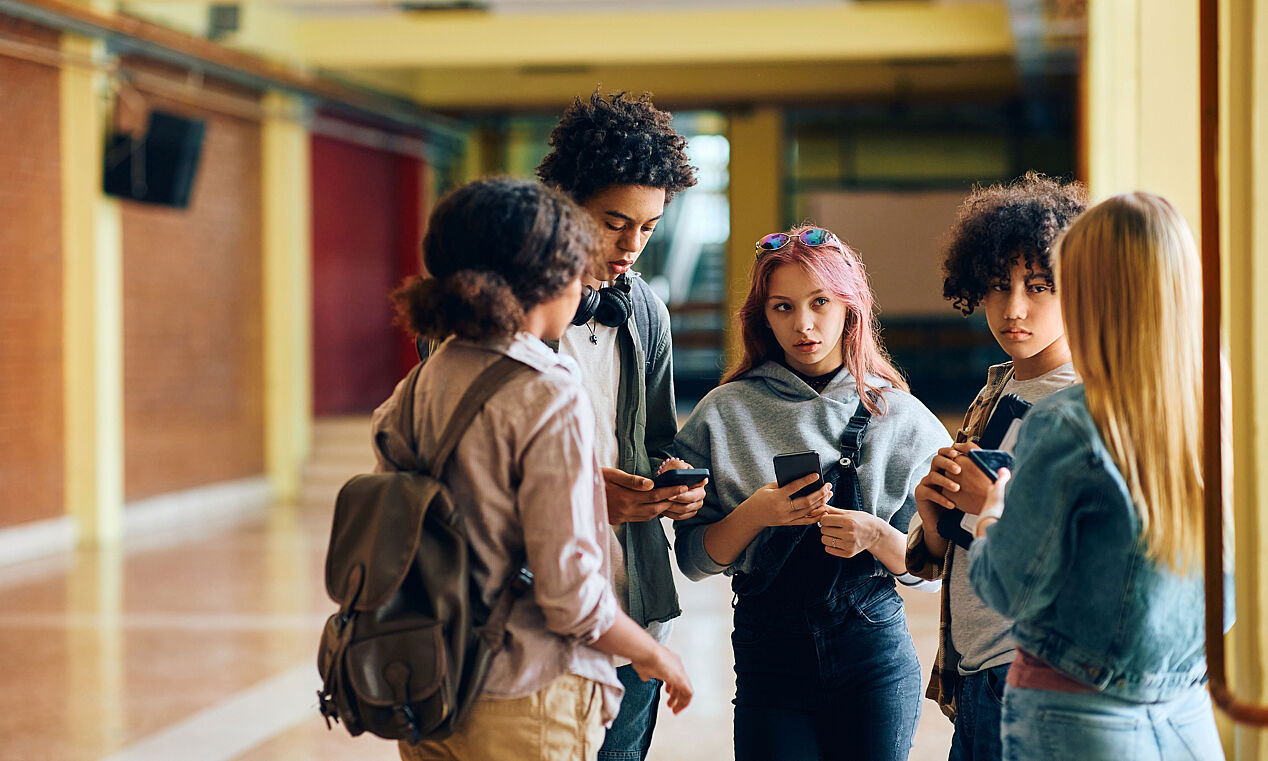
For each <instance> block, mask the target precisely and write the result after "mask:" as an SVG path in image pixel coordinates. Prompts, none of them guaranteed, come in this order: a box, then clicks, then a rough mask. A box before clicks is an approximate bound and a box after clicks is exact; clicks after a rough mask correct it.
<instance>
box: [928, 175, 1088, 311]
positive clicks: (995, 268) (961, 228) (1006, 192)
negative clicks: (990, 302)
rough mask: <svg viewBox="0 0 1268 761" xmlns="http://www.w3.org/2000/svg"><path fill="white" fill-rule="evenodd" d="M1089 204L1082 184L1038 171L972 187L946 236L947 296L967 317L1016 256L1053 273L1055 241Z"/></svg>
mask: <svg viewBox="0 0 1268 761" xmlns="http://www.w3.org/2000/svg"><path fill="white" fill-rule="evenodd" d="M1087 205H1088V197H1087V188H1085V187H1084V186H1083V185H1082V183H1078V182H1068V183H1062V182H1059V181H1057V180H1054V179H1052V178H1051V177H1046V176H1044V175H1042V174H1040V173H1038V172H1027V173H1026V174H1025V175H1023V176H1022V177H1021V178H1019V179H1017V180H1015V181H1013V182H1011V183H1009V184H1007V185H991V186H989V187H977V188H974V189H973V192H971V193H969V196H968V198H966V199H964V203H962V204H960V212H959V215H958V216H957V218H956V220H955V225H954V226H953V227H952V228H951V230H950V232H948V233H947V236H946V243H945V246H944V256H943V260H942V273H943V275H944V276H945V277H944V279H943V281H942V296H943V298H945V299H948V300H949V301H951V303H953V304H954V305H955V308H956V309H959V310H960V312H961V313H963V314H964V315H965V316H968V315H970V314H973V310H974V309H976V308H977V306H978V305H979V304H981V303H982V299H984V298H985V297H986V292H987V288H989V287H990V284H991V283H993V282H995V281H997V280H1000V279H1005V280H1006V279H1008V273H1009V272H1010V271H1011V270H1012V267H1013V263H1014V262H1016V261H1017V258H1018V257H1021V258H1022V259H1023V260H1024V261H1025V262H1026V268H1027V270H1028V271H1030V272H1038V273H1042V274H1045V275H1047V276H1049V277H1051V275H1052V253H1051V249H1052V243H1053V241H1055V240H1056V238H1057V236H1058V235H1060V234H1061V232H1062V231H1063V230H1065V228H1066V227H1068V226H1069V225H1070V223H1071V222H1073V221H1074V218H1075V217H1077V216H1079V215H1080V214H1082V213H1083V210H1084V209H1086V208H1087Z"/></svg>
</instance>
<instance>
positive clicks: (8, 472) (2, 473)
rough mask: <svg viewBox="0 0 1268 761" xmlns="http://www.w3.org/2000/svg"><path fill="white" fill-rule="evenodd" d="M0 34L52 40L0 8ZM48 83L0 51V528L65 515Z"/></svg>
mask: <svg viewBox="0 0 1268 761" xmlns="http://www.w3.org/2000/svg"><path fill="white" fill-rule="evenodd" d="M0 34H3V35H4V36H6V37H17V38H19V39H22V40H24V41H26V42H34V43H38V44H42V45H48V46H50V47H54V48H55V47H56V46H57V45H58V44H59V38H58V35H57V34H56V33H54V32H50V31H46V30H43V29H39V28H37V27H34V26H31V25H29V24H26V23H24V22H20V21H16V20H12V19H9V18H7V17H5V16H2V15H0ZM58 81H59V75H58V71H57V69H55V68H52V67H49V66H45V65H42V64H37V63H29V62H26V61H22V60H18V59H16V58H10V57H7V56H0V167H3V179H0V486H3V496H2V497H0V527H4V526H12V525H15V524H19V523H26V522H28V521H34V520H40V519H45V518H53V517H57V516H60V515H63V514H64V513H65V508H64V506H63V500H64V492H63V477H64V474H63V462H64V460H63V457H64V455H63V444H62V441H63V425H62V420H63V413H62V405H63V392H62V388H63V379H62V232H61V230H62V228H61V192H62V191H61V164H60V148H59V133H60V122H59V118H60V117H59V100H58V98H59V95H58Z"/></svg>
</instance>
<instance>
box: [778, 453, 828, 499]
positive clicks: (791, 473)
mask: <svg viewBox="0 0 1268 761" xmlns="http://www.w3.org/2000/svg"><path fill="white" fill-rule="evenodd" d="M811 473H814V474H816V475H818V476H819V478H818V479H816V480H815V482H814V483H813V484H810V485H809V486H807V487H805V488H803V489H798V490H797V493H796V494H793V495H792V498H793V499H798V498H800V497H804V496H806V495H808V494H814V493H815V492H816V491H818V490H819V489H821V488H823V471H822V470H821V469H820V466H819V453H818V452H789V453H787V454H777V455H775V482H776V483H778V484H779V485H780V487H781V488H782V487H784V486H787V485H788V484H790V483H792V482H793V481H796V480H797V479H798V478H801V477H802V476H808V475H810V474H811Z"/></svg>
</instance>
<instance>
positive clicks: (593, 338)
mask: <svg viewBox="0 0 1268 761" xmlns="http://www.w3.org/2000/svg"><path fill="white" fill-rule="evenodd" d="M586 327H587V328H589V329H590V343H592V344H594V345H595V346H598V345H599V337H598V336H596V335H595V334H594V320H593V319H591V320H589V321H587V322H586Z"/></svg>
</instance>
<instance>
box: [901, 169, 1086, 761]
mask: <svg viewBox="0 0 1268 761" xmlns="http://www.w3.org/2000/svg"><path fill="white" fill-rule="evenodd" d="M1086 205H1087V191H1086V190H1085V189H1084V188H1083V186H1082V185H1080V184H1078V183H1060V182H1057V181H1056V180H1053V179H1050V178H1048V177H1044V176H1043V175H1040V174H1036V173H1033V172H1031V173H1028V174H1026V175H1025V176H1024V177H1022V178H1020V179H1019V180H1017V181H1016V182H1014V183H1011V184H1008V185H991V186H989V187H982V188H977V189H975V190H974V191H973V192H972V193H970V194H969V196H968V197H967V198H966V199H965V200H964V203H963V204H961V205H960V211H959V215H958V217H957V219H956V222H955V225H954V226H953V227H952V228H951V232H950V233H949V235H948V237H947V242H946V248H945V256H944V259H943V265H942V267H943V271H944V272H945V274H946V278H945V279H944V280H943V295H944V296H945V297H946V298H947V299H949V300H951V301H952V302H953V303H954V304H955V306H956V307H957V308H959V309H960V311H961V312H963V313H964V315H965V316H968V315H970V314H972V313H973V312H974V311H975V310H976V309H978V308H979V307H980V308H981V309H982V311H984V312H985V313H986V322H987V325H988V326H989V327H990V330H991V334H992V335H993V336H994V337H995V340H996V341H997V342H998V343H999V345H1000V348H1002V349H1003V350H1004V352H1005V353H1006V354H1008V356H1009V361H1008V362H1004V363H1001V364H998V365H994V366H992V367H991V368H990V369H988V370H987V373H986V386H985V387H983V388H982V390H981V391H980V392H979V393H978V395H977V398H976V399H975V400H974V402H973V404H972V405H971V406H970V407H969V409H968V412H967V413H966V414H965V416H964V423H963V424H962V425H961V427H960V430H959V433H958V434H957V435H956V442H957V443H956V445H955V448H948V449H946V450H943V451H942V452H940V453H939V455H938V456H937V457H935V458H934V461H933V466H932V468H931V469H930V472H929V474H928V475H926V476H925V478H924V479H923V480H922V481H921V482H920V487H919V488H917V489H916V506H917V508H918V511H919V515H920V521H918V522H914V523H913V525H912V526H911V530H910V532H909V535H908V549H907V560H906V562H907V568H908V570H909V571H911V572H912V573H914V574H916V575H917V576H921V577H923V578H926V579H938V578H940V579H942V615H941V622H940V626H939V629H938V653H937V656H935V658H934V665H933V672H932V674H931V676H930V678H929V686H928V688H927V689H926V691H925V697H927V698H929V699H931V700H934V701H936V702H937V703H938V706H939V707H940V708H941V709H942V712H943V713H944V714H946V715H947V717H948V718H950V719H951V720H952V721H953V722H954V724H955V734H954V735H953V736H952V738H951V751H950V755H949V757H948V758H949V761H999V758H1000V732H999V722H1000V701H1001V700H1002V698H1003V695H1004V679H1005V676H1006V675H1007V674H1008V664H1010V663H1012V661H1013V658H1015V657H1016V655H1017V650H1016V649H1015V646H1014V644H1013V639H1012V636H1011V635H1010V634H1009V629H1010V628H1011V626H1012V622H1011V621H1009V620H1008V619H1006V618H1004V617H1003V616H1001V615H999V614H998V613H996V612H995V611H993V610H991V609H990V608H988V607H987V606H986V604H985V603H983V602H982V601H981V600H980V599H979V598H978V596H977V595H976V594H974V593H973V590H972V588H970V586H969V574H968V550H967V546H957V544H956V543H955V542H953V541H948V539H946V538H944V537H943V536H942V534H940V533H939V525H942V526H943V528H944V530H946V525H947V524H946V522H947V520H948V518H950V517H951V515H948V511H952V510H959V512H955V513H953V514H952V515H954V518H952V519H951V529H952V530H947V533H948V534H951V535H952V536H956V535H960V536H961V537H967V536H968V534H967V531H964V532H963V533H962V534H961V533H960V532H958V531H955V530H954V529H957V528H960V522H961V521H962V520H963V516H964V512H965V511H967V512H969V513H976V512H978V510H980V508H981V503H982V500H983V499H984V497H985V491H986V487H987V486H989V482H988V481H987V480H986V476H985V475H983V474H982V473H981V471H979V470H978V469H977V468H975V467H974V466H973V465H972V464H970V463H969V461H968V460H967V459H966V458H964V457H961V456H960V455H962V454H963V453H964V452H966V451H968V450H969V449H973V448H977V442H978V440H979V439H980V438H981V437H982V436H983V434H984V432H986V429H987V423H988V422H990V421H991V419H992V417H993V416H994V414H995V412H996V408H997V407H998V406H1000V400H1001V399H1003V398H1004V397H1005V395H1007V394H1015V395H1016V396H1017V397H1018V398H1020V399H1021V400H1022V401H1023V402H1026V403H1030V404H1033V403H1035V402H1037V401H1039V400H1040V399H1043V398H1044V397H1046V396H1049V395H1051V394H1053V393H1055V392H1057V391H1059V390H1061V389H1063V388H1065V387H1067V386H1070V385H1072V384H1074V383H1076V382H1077V380H1078V378H1077V376H1076V375H1075V372H1074V366H1073V365H1072V364H1071V362H1070V347H1069V345H1068V344H1067V343H1066V337H1065V329H1064V327H1063V325H1062V320H1061V302H1060V299H1059V298H1058V295H1057V291H1056V286H1055V279H1056V278H1055V276H1054V275H1053V262H1052V251H1051V249H1052V243H1053V241H1054V240H1055V239H1056V237H1057V235H1059V234H1060V233H1061V231H1062V230H1064V229H1065V228H1066V227H1067V226H1068V225H1069V224H1070V223H1071V222H1072V221H1074V218H1075V217H1077V216H1078V215H1079V214H1080V213H1082V212H1083V210H1084V208H1085V207H1086ZM1001 414H1002V413H1001ZM994 427H995V426H994V425H992V428H994ZM998 443H999V442H987V445H992V444H998ZM970 522H971V519H970ZM962 541H964V539H963V538H962Z"/></svg>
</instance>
